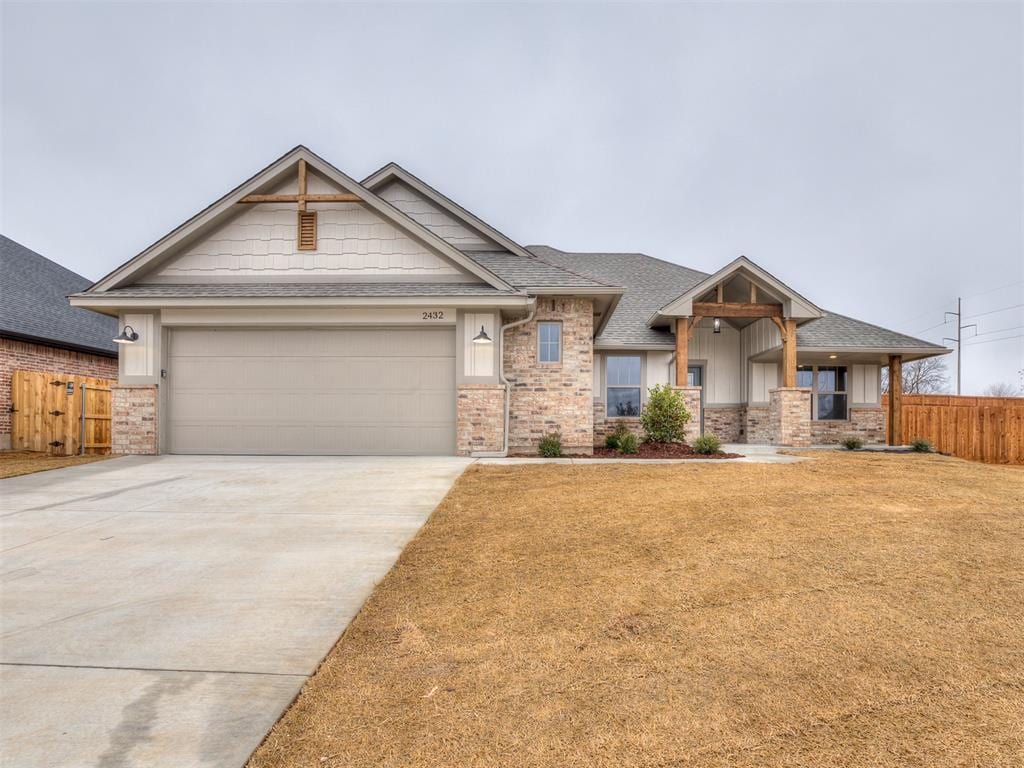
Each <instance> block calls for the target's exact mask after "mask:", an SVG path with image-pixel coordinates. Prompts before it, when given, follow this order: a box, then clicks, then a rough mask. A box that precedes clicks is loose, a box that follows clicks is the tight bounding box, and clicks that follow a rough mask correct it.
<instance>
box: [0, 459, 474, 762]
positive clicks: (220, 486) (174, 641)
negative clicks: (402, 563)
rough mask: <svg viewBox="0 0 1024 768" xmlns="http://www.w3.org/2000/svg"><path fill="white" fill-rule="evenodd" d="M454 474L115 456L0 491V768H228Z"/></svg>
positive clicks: (360, 462)
mask: <svg viewBox="0 0 1024 768" xmlns="http://www.w3.org/2000/svg"><path fill="white" fill-rule="evenodd" d="M468 463H469V460H466V459H457V458H429V459H427V458H337V457H317V458H309V457H209V456H195V457H185V456H161V457H133V458H120V459H112V460H110V461H105V462H99V463H95V464H89V465H83V466H79V467H74V468H70V469H59V470H53V471H50V472H43V473H39V474H36V475H28V476H25V477H19V478H13V479H10V480H0V763H2V764H3V765H10V766H12V767H13V766H17V767H18V768H33V767H34V766H47V767H49V766H97V767H99V768H126V767H127V766H146V767H147V768H161V767H163V766H167V768H188V767H189V766H217V767H218V768H233V767H234V766H241V765H242V764H243V763H244V762H245V760H246V759H247V758H248V756H249V754H250V752H251V751H252V750H253V749H254V748H255V747H256V746H257V745H258V744H259V742H260V740H261V739H262V738H263V736H264V735H265V734H266V732H267V731H268V730H269V729H270V727H271V726H272V725H273V724H274V722H275V721H276V720H277V718H278V717H279V716H280V714H281V712H282V711H283V710H284V708H285V707H286V706H287V705H288V704H289V703H290V702H291V700H292V698H293V697H294V696H295V694H296V693H298V691H299V689H300V687H301V686H302V684H303V683H304V682H305V680H306V678H307V677H308V676H309V675H310V674H311V673H312V672H313V671H314V670H315V669H316V666H317V664H318V663H319V662H320V660H321V659H322V658H323V657H324V655H326V654H327V652H328V651H329V650H330V648H331V646H332V645H333V644H334V642H335V641H336V640H337V638H338V636H339V635H340V634H341V632H342V631H343V630H344V629H345V627H346V625H347V624H348V622H349V621H350V620H351V618H352V617H353V616H354V615H355V613H356V612H357V611H358V610H359V608H360V606H361V605H362V603H363V602H364V601H365V600H366V598H367V597H368V596H369V594H370V592H371V591H372V590H373V587H374V585H375V584H376V582H377V581H379V580H380V579H381V578H382V577H383V576H384V574H386V573H387V571H388V570H389V569H390V568H391V566H392V564H393V563H394V561H395V559H396V558H397V557H398V554H399V553H400V552H401V551H402V548H403V547H404V546H405V544H406V542H408V541H409V539H410V538H411V537H412V536H413V535H414V534H415V533H416V531H417V530H418V529H419V527H420V526H421V525H422V524H423V522H424V521H425V520H426V519H427V517H428V516H429V514H430V512H431V511H432V510H433V509H434V507H435V506H436V505H437V504H438V502H440V500H441V498H442V497H443V496H444V494H445V493H446V492H447V490H448V489H449V487H450V486H451V484H452V483H453V482H454V481H455V479H456V478H457V477H458V476H459V474H461V473H462V471H463V469H464V468H465V467H466V465H467V464H468Z"/></svg>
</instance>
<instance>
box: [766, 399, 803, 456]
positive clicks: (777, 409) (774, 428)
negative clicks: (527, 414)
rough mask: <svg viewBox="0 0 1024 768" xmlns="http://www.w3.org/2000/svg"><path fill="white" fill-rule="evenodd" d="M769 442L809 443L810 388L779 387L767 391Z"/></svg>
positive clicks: (774, 443) (784, 443) (777, 443)
mask: <svg viewBox="0 0 1024 768" xmlns="http://www.w3.org/2000/svg"><path fill="white" fill-rule="evenodd" d="M769 397H770V398H771V399H770V400H769V403H768V411H769V415H768V419H769V422H770V427H769V429H770V433H771V440H770V442H771V443H772V444H773V445H791V446H794V447H799V446H807V445H810V444H811V390H810V389H805V388H801V387H779V388H778V389H773V390H771V392H770V393H769Z"/></svg>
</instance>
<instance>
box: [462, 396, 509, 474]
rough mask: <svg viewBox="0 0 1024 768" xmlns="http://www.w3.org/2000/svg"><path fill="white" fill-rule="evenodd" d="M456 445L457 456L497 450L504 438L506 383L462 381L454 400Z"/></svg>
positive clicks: (499, 448) (501, 445) (502, 443)
mask: <svg viewBox="0 0 1024 768" xmlns="http://www.w3.org/2000/svg"><path fill="white" fill-rule="evenodd" d="M455 418H456V441H455V442H456V445H455V449H456V451H457V452H458V454H459V456H469V455H470V454H471V453H476V452H477V451H486V452H491V451H500V450H501V449H502V447H503V445H504V442H505V387H504V386H503V385H501V384H461V385H459V395H458V399H457V400H456V417H455Z"/></svg>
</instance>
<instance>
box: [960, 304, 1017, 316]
mask: <svg viewBox="0 0 1024 768" xmlns="http://www.w3.org/2000/svg"><path fill="white" fill-rule="evenodd" d="M1020 307H1024V304H1014V305H1013V306H1012V307H1003V308H1002V309H991V310H989V311H988V312H979V313H978V314H976V315H968V316H967V317H965V318H964V320H973V319H974V318H976V317H984V316H985V315H994V314H995V313H996V312H1006V311H1007V310H1008V309H1019V308H1020ZM949 314H951V315H953V314H956V313H955V312H950V313H949Z"/></svg>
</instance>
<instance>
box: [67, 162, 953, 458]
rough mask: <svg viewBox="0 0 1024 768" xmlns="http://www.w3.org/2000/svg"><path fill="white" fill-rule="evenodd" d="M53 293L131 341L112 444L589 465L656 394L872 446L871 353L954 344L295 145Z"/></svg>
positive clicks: (730, 436) (125, 448) (770, 433)
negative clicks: (592, 247) (546, 241)
mask: <svg viewBox="0 0 1024 768" xmlns="http://www.w3.org/2000/svg"><path fill="white" fill-rule="evenodd" d="M70 301H71V304H72V305H74V306H75V307H82V308H88V309H91V310H94V311H96V312H102V313H105V314H108V315H111V316H114V317H117V318H118V323H119V330H120V331H121V333H120V335H121V337H122V338H121V340H122V341H127V342H131V343H125V344H123V345H122V347H121V350H120V351H121V355H120V370H119V380H120V381H119V385H118V387H116V388H115V391H114V397H113V408H114V438H113V439H114V451H115V452H120V453H159V452H169V453H222V454H456V453H457V454H462V455H468V454H494V453H502V452H504V451H507V450H511V451H512V452H518V451H534V450H535V449H536V445H537V443H538V441H539V440H540V439H541V437H542V436H543V435H545V434H546V433H549V432H555V431H557V432H560V433H561V436H562V441H563V445H564V446H565V449H566V450H567V451H569V452H576V453H584V454H585V453H589V452H591V451H592V450H593V446H594V445H595V444H600V443H601V442H603V439H604V435H605V434H606V433H607V432H608V431H609V429H611V428H613V427H614V426H615V425H617V424H620V423H622V424H626V425H628V426H629V427H631V428H634V429H635V428H638V425H639V414H640V412H641V409H642V408H643V406H644V402H645V398H646V396H647V392H648V390H649V388H650V387H652V386H653V385H655V384H658V383H661V384H667V385H671V386H678V387H680V388H682V389H683V390H684V392H685V395H686V398H687V402H688V404H689V407H690V410H691V411H692V413H693V420H692V422H691V424H692V427H693V431H694V432H696V431H699V430H705V431H711V432H714V433H716V434H717V435H718V436H719V437H720V438H722V439H723V440H725V441H748V442H758V443H777V444H786V445H802V444H808V443H818V442H832V441H837V440H839V439H840V438H842V437H843V436H845V435H848V434H856V435H859V436H861V437H863V438H864V439H865V440H867V441H871V442H879V441H882V440H884V438H885V434H884V432H885V414H883V412H882V406H881V393H880V370H881V368H882V366H885V365H888V366H890V367H892V368H893V369H894V370H898V368H899V366H900V364H901V363H902V361H906V360H914V359H918V358H922V357H928V356H932V355H940V354H944V353H945V352H947V351H948V350H946V349H944V348H943V347H940V346H937V345H935V344H931V343H929V342H927V341H922V340H920V339H915V338H911V337H909V336H906V335H904V334H901V333H897V332H895V331H889V330H886V329H884V328H879V327H878V326H875V325H871V324H869V323H865V322H862V321H860V320H854V319H852V318H849V317H844V316H842V315H838V314H835V313H833V312H829V311H827V310H825V309H822V308H821V307H819V306H817V305H816V304H815V303H814V302H813V301H812V300H811V299H810V298H807V297H805V296H802V295H800V294H799V293H797V292H796V291H795V290H793V289H792V288H790V287H789V286H788V285H786V284H785V283H784V282H782V280H781V279H779V278H778V277H776V276H774V275H771V274H769V273H768V272H767V271H765V270H764V269H762V268H761V267H759V266H758V265H757V264H755V263H753V262H752V261H750V260H748V259H746V258H743V257H740V258H737V259H736V260H734V261H732V262H731V263H729V264H726V265H725V266H723V267H722V268H721V269H720V270H719V271H717V272H716V273H715V274H713V275H709V274H706V273H703V272H699V271H697V270H693V269H688V268H686V267H682V266H678V265H676V264H672V263H669V262H666V261H662V260H660V259H656V258H652V257H650V256H646V255H644V254H639V253H568V252H565V251H561V250H558V249H556V248H552V247H549V246H523V245H520V244H519V243H517V242H515V241H513V240H511V239H510V238H509V237H507V236H506V235H504V234H502V233H501V232H499V231H498V230H497V229H495V228H494V227H492V226H490V225H489V224H487V223H486V222H484V221H482V220H481V219H479V218H478V217H476V216H474V215H473V214H472V213H470V212H469V211H467V210H466V209H464V208H462V207H461V206H459V205H458V204H456V203H454V202H453V201H452V200H450V199H449V198H447V197H446V196H445V195H444V194H442V193H441V192H439V191H438V190H436V189H434V188H433V187H431V186H429V185H428V184H426V183H425V182H423V181H422V180H420V179H418V178H417V177H415V176H414V175H412V174H411V173H409V172H408V171H406V170H404V169H403V168H401V167H399V166H398V165H395V164H390V165H387V166H385V167H384V168H381V169H380V170H378V171H376V172H375V173H373V174H371V175H370V176H369V177H367V178H365V179H363V180H362V181H361V182H357V181H356V180H355V179H353V178H351V177H349V176H347V175H346V174H345V173H343V172H342V171H340V170H338V169H337V168H335V167H334V166H332V165H331V164H330V163H328V162H326V161H325V160H324V159H322V158H321V157H319V156H317V155H316V154H314V153H313V152H311V151H310V150H308V149H306V148H305V147H302V146H299V147H296V148H295V149H293V150H292V151H290V152H288V153H287V154H286V155H284V156H283V157H281V158H280V159H278V160H276V161H275V162H273V163H272V164H271V165H269V166H267V167H266V168H264V169H263V170H262V171H260V172H259V173H257V174H256V175H255V176H253V177H252V178H250V179H249V180H248V181H245V182H243V183H242V184H241V185H240V186H238V187H237V188H235V189H234V190H233V191H231V192H229V193H228V194H227V195H225V196H224V197H223V198H221V199H220V200H218V201H216V202H215V203H213V204H212V205H210V206H208V207H207V208H205V209H204V210H202V211H201V212H200V213H198V214H196V215H195V216H194V217H193V218H191V219H189V220H188V221H186V222H185V223H184V224H182V225H181V226H180V227H178V228H177V229H175V230H174V231H173V232H171V233H169V234H168V235H166V236H164V237H163V238H161V239H160V240H158V241H157V242H156V243H154V244H153V245H151V246H150V247H149V248H147V249H146V250H144V251H143V252H142V253H140V254H139V255H137V256H135V257H134V258H132V259H131V260H129V261H127V262H126V263H125V264H123V265H122V266H120V267H118V268H117V269H116V270H114V271H113V272H111V273H110V274H109V275H107V276H106V277H104V278H103V279H101V280H100V281H99V282H97V283H96V284H95V285H93V286H92V287H90V288H89V289H88V290H85V291H82V292H80V293H77V294H75V295H73V296H72V297H71V299H70ZM896 378H897V380H899V377H898V376H897V377H896ZM893 400H894V401H895V406H896V407H897V408H898V405H899V398H893Z"/></svg>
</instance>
